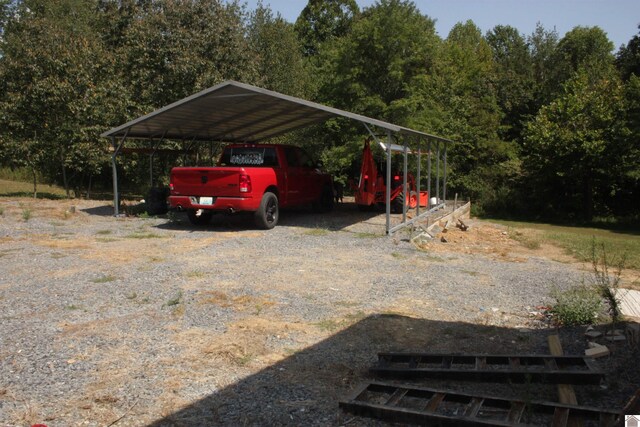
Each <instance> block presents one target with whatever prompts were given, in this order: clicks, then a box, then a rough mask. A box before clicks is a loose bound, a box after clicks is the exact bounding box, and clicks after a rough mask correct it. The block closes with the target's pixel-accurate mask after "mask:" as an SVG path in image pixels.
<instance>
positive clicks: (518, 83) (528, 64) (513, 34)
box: [486, 25, 534, 141]
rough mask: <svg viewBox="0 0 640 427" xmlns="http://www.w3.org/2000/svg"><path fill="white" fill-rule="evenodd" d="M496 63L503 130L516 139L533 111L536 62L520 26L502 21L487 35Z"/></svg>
mask: <svg viewBox="0 0 640 427" xmlns="http://www.w3.org/2000/svg"><path fill="white" fill-rule="evenodd" d="M486 40H487V42H488V43H489V46H491V50H492V52H493V61H494V63H495V72H496V77H495V88H496V96H497V101H498V107H499V108H500V111H502V113H503V116H502V121H501V127H500V131H499V134H500V136H501V138H502V139H504V140H507V141H514V140H517V139H518V138H519V137H520V133H521V131H522V126H523V123H522V122H523V120H524V119H525V117H526V116H527V115H528V114H530V113H531V108H532V105H531V104H532V100H533V87H534V80H533V66H532V65H533V64H532V58H531V55H530V51H529V46H528V45H527V42H526V40H525V39H524V37H523V36H522V35H520V33H519V32H518V30H517V29H515V28H513V27H509V26H502V25H498V26H496V27H495V28H494V29H493V30H491V31H489V32H488V33H487V35H486Z"/></svg>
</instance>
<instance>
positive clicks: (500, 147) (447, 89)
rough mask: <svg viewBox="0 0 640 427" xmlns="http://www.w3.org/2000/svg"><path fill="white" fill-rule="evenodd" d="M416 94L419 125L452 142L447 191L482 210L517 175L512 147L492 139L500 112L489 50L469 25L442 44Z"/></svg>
mask: <svg viewBox="0 0 640 427" xmlns="http://www.w3.org/2000/svg"><path fill="white" fill-rule="evenodd" d="M436 58H437V61H436V63H435V66H434V70H433V72H432V73H431V74H430V75H429V76H428V77H426V78H425V79H424V81H423V84H422V86H421V93H423V96H424V99H425V105H426V106H427V107H426V108H425V110H424V112H423V113H422V115H421V116H422V117H424V119H423V123H427V122H429V121H430V122H431V129H433V130H434V132H436V133H439V134H442V135H446V136H448V137H450V138H451V139H453V140H454V143H453V144H452V145H451V146H450V147H449V160H450V163H449V164H450V168H451V170H450V171H449V176H450V177H451V179H450V180H449V183H450V184H451V189H452V190H453V191H457V192H461V193H462V194H464V195H465V196H466V197H472V198H473V199H474V200H475V201H476V202H477V204H478V206H479V207H482V209H488V208H490V207H491V205H495V204H496V203H497V202H498V201H499V200H500V199H501V198H502V199H504V197H503V194H502V193H503V191H502V188H504V186H505V185H506V181H507V180H508V179H509V177H510V176H512V175H514V174H516V173H517V171H518V162H517V159H516V157H515V154H516V153H515V146H514V145H513V144H510V143H506V142H504V141H503V140H502V139H501V138H500V137H499V135H498V129H499V126H500V120H501V111H500V109H499V107H498V96H497V91H496V86H495V80H496V69H495V63H494V60H493V51H492V49H491V47H490V45H489V44H488V43H487V41H486V40H485V39H484V38H483V37H482V33H481V31H480V29H479V28H478V27H477V26H476V25H475V24H474V23H473V22H472V21H467V22H466V23H458V24H456V25H455V26H454V27H453V28H452V29H451V32H450V33H449V36H448V37H447V39H446V40H445V42H444V44H443V46H442V49H441V51H440V54H439V55H437V56H436Z"/></svg>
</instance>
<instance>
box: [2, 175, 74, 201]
mask: <svg viewBox="0 0 640 427" xmlns="http://www.w3.org/2000/svg"><path fill="white" fill-rule="evenodd" d="M0 188H1V189H2V190H0V196H5V197H33V183H32V182H20V181H9V180H6V179H0ZM66 197H67V193H66V192H65V191H64V188H60V187H58V186H55V185H46V184H40V183H38V199H53V200H57V199H64V198H66Z"/></svg>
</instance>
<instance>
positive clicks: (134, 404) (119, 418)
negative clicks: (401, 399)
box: [107, 396, 140, 427]
mask: <svg viewBox="0 0 640 427" xmlns="http://www.w3.org/2000/svg"><path fill="white" fill-rule="evenodd" d="M139 401H140V397H139V396H138V398H137V399H136V401H135V402H133V405H131V406H129V408H128V409H127V410H126V411H124V414H122V415H120V417H118V418H117V419H115V420H114V421H113V422H111V424H108V425H107V427H111V426H112V425H115V424H116V423H118V421H120V420H121V419H123V418H124V417H126V416H127V414H128V413H129V411H131V410H132V409H133V407H134V406H136V405H137V404H138V402H139Z"/></svg>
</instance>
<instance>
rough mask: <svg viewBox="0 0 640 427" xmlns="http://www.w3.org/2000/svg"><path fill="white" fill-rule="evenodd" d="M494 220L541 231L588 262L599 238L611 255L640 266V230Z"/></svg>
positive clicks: (632, 266)
mask: <svg viewBox="0 0 640 427" xmlns="http://www.w3.org/2000/svg"><path fill="white" fill-rule="evenodd" d="M491 221H492V222H495V223H498V224H503V225H506V226H508V227H511V228H513V229H514V230H515V231H514V232H517V231H518V230H522V229H529V230H536V231H538V232H539V235H540V240H541V241H544V242H548V243H552V244H554V245H556V246H559V247H561V248H563V249H564V250H565V251H566V252H567V254H569V255H572V256H574V257H575V258H577V259H578V260H580V261H584V262H590V261H591V255H592V244H593V240H594V239H595V240H596V241H597V242H598V243H599V244H602V245H604V247H605V249H606V251H607V254H608V255H609V256H610V257H611V259H618V258H620V257H626V266H627V268H630V269H634V270H640V236H639V235H638V232H639V230H611V229H605V228H595V227H577V226H565V225H552V224H544V223H535V222H521V221H505V220H491ZM525 234H526V233H523V235H525Z"/></svg>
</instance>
